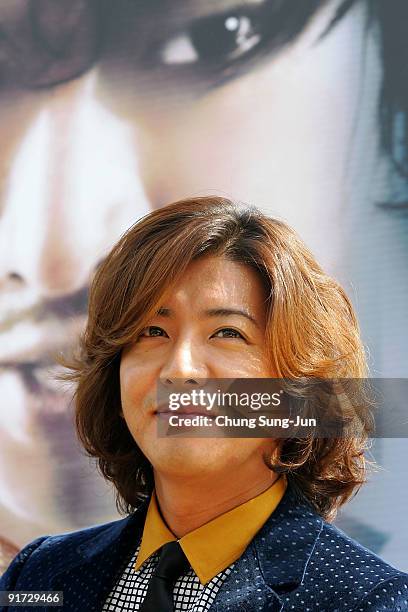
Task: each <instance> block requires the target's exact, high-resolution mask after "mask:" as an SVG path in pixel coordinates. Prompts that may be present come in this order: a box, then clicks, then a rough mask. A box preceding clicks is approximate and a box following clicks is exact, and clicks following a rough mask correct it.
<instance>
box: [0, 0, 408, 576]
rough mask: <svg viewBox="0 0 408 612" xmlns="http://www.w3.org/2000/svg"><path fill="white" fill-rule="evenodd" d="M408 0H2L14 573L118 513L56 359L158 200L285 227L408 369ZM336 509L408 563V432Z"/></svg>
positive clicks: (5, 411) (2, 399)
mask: <svg viewBox="0 0 408 612" xmlns="http://www.w3.org/2000/svg"><path fill="white" fill-rule="evenodd" d="M407 23H408V4H407V3H406V1H405V0H393V2H389V1H388V0H302V1H301V2H299V1H298V0H195V1H194V2H190V1H187V0H115V2H110V1H108V0H58V2H55V0H2V2H1V4H0V134H1V149H0V411H1V419H0V573H1V571H4V570H5V569H6V567H7V565H8V563H9V562H10V560H11V558H12V557H13V556H14V555H15V554H16V552H17V550H19V549H20V548H21V547H23V546H24V545H25V544H26V543H28V542H29V541H30V540H32V539H34V538H36V537H37V536H39V535H43V534H53V533H59V532H64V531H71V530H76V529H80V528H83V527H86V526H89V525H91V524H94V523H100V522H105V521H108V520H114V519H115V518H118V517H119V515H118V514H117V511H116V509H115V503H114V495H113V492H112V490H111V488H110V487H109V486H108V485H107V484H105V483H104V481H103V480H102V478H101V477H100V476H99V474H98V473H97V471H96V468H95V465H94V464H93V463H92V462H90V460H89V459H87V458H86V457H85V456H84V453H83V452H82V451H81V449H80V447H79V444H78V443H77V441H76V438H75V434H74V429H73V421H72V414H73V408H72V402H71V396H72V389H69V388H67V387H64V386H62V385H61V384H60V383H57V382H56V381H55V379H54V376H55V374H56V372H57V367H56V356H57V355H58V354H59V353H61V352H64V351H66V350H68V349H69V347H70V346H72V345H73V344H75V340H76V338H77V336H78V333H79V332H80V331H81V329H82V328H83V325H84V321H85V316H86V305H87V287H88V284H89V279H90V278H91V277H92V274H93V272H94V270H95V269H96V267H97V266H98V263H99V262H100V261H101V260H102V259H103V257H104V255H105V254H106V253H107V252H108V250H109V249H110V247H111V246H112V245H113V244H114V243H115V242H116V241H117V239H118V238H119V236H120V235H121V234H122V233H123V232H124V231H125V230H126V229H127V228H128V227H129V226H130V225H131V224H132V223H134V222H135V221H136V220H137V219H139V218H140V217H141V216H143V215H144V214H146V213H147V212H149V211H150V210H152V209H154V208H157V207H160V206H163V205H165V204H167V203H169V202H171V201H173V200H176V199H179V198H182V197H189V196H193V195H205V194H219V195H225V196H227V197H232V198H236V199H238V200H241V201H245V202H248V203H251V204H254V205H256V206H258V207H259V208H261V209H262V210H264V211H265V212H267V213H268V214H270V215H272V216H275V217H278V218H280V219H283V220H285V221H287V222H288V223H289V224H290V225H292V226H293V227H294V228H295V229H296V230H297V231H298V232H299V234H300V235H301V237H302V238H303V239H304V240H305V241H306V243H307V244H308V245H309V247H310V248H311V249H312V251H313V252H314V254H315V255H316V257H317V258H318V260H319V261H320V262H321V264H322V265H323V267H324V268H325V269H326V270H327V271H328V272H329V273H331V274H333V275H334V276H335V277H336V278H338V279H339V280H340V281H341V283H342V284H343V285H344V287H345V289H346V291H347V292H348V294H349V295H350V297H351V299H352V301H353V303H354V305H355V307H356V310H357V313H358V316H359V318H360V322H361V327H362V332H363V337H364V342H365V345H366V347H367V352H368V355H369V364H370V372H371V376H373V377H378V378H382V377H383V378H397V377H407V372H408V348H407V340H408V314H407V313H408V308H407V304H408V276H407V274H406V269H407V263H408V262H407V254H408V233H407V229H408V215H407V208H408V162H407V151H408V136H407V134H408V128H407V111H408V37H407V36H406V24H407ZM369 456H370V457H374V458H375V459H376V461H377V463H378V465H379V468H378V470H377V471H376V472H375V473H373V474H372V475H371V476H370V479H369V482H368V484H367V485H366V486H365V487H364V488H363V489H362V490H361V491H360V493H359V494H358V495H357V496H356V498H355V499H354V500H353V501H352V502H350V504H348V505H347V506H346V507H345V508H344V509H343V510H342V511H341V512H340V514H339V516H338V519H337V520H336V523H337V524H338V526H339V527H340V528H342V529H343V530H344V531H346V532H347V533H348V534H349V535H351V536H352V537H353V538H355V539H357V540H359V541H360V542H361V543H362V544H364V545H365V546H367V547H369V548H371V550H373V551H374V552H376V553H378V554H380V555H381V556H382V557H383V558H385V559H386V560H387V561H389V562H391V563H393V564H395V565H396V566H397V567H399V568H400V569H403V570H405V571H408V553H407V551H408V529H407V527H406V524H405V516H404V512H405V510H406V508H407V507H408V486H407V484H408V483H407V470H406V466H407V464H408V441H407V440H406V439H402V438H394V439H391V438H387V439H376V440H375V441H374V443H373V447H372V450H371V453H370V455H369Z"/></svg>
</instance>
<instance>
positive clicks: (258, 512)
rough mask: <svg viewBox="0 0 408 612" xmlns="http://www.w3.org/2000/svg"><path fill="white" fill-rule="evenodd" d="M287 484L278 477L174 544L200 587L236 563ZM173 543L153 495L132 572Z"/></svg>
mask: <svg viewBox="0 0 408 612" xmlns="http://www.w3.org/2000/svg"><path fill="white" fill-rule="evenodd" d="M286 486H287V482H286V478H285V477H284V476H283V475H282V476H281V477H280V478H278V480H276V481H275V482H274V483H273V485H272V486H270V487H269V488H268V489H266V491H264V492H263V493H261V494H260V495H257V496H256V497H253V498H252V499H250V500H248V501H247V502H245V503H243V504H241V505H240V506H237V507H236V508H232V510H229V511H228V512H225V513H224V514H221V515H220V516H217V517H215V518H214V519H212V520H211V521H209V522H208V523H205V524H204V525H201V527H198V528H197V529H194V530H193V531H190V533H187V534H186V535H184V536H183V537H182V538H180V539H179V540H178V542H179V543H180V546H181V548H182V549H183V551H184V553H185V555H186V557H187V559H188V561H189V563H190V565H191V567H192V568H193V570H194V572H195V573H196V574H197V576H198V578H199V580H200V582H201V584H206V583H207V582H209V581H210V580H211V579H212V578H214V576H216V575H217V574H218V573H219V572H221V571H222V570H224V569H225V568H227V567H228V566H229V565H231V563H233V562H234V561H236V560H237V559H238V558H239V557H240V556H241V555H242V553H243V552H244V550H245V549H246V548H247V546H248V544H249V543H250V542H251V540H252V539H253V538H254V536H255V534H256V533H257V532H258V531H259V530H260V528H261V527H262V525H263V524H264V523H265V522H266V520H267V519H268V518H269V517H270V515H271V514H272V512H273V511H274V510H275V508H276V507H277V506H278V504H279V502H280V501H281V499H282V497H283V495H284V493H285V490H286ZM174 540H177V538H176V536H175V535H174V533H172V532H171V531H170V529H169V528H168V527H167V525H166V523H165V522H164V520H163V518H162V516H161V513H160V510H159V507H158V503H157V499H156V495H155V492H154V491H153V494H152V497H151V499H150V503H149V507H148V510H147V515H146V521H145V525H144V529H143V536H142V541H141V544H140V549H139V553H138V555H137V559H136V564H135V569H137V570H138V569H139V568H140V566H141V565H142V564H143V563H144V562H145V561H146V559H148V558H149V557H150V556H151V555H152V554H153V553H154V552H156V551H157V550H158V549H159V548H161V547H162V546H163V545H164V544H167V542H172V541H174Z"/></svg>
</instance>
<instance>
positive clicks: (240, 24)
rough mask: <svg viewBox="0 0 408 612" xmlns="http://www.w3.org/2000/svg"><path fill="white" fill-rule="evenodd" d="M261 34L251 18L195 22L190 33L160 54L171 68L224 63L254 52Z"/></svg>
mask: <svg viewBox="0 0 408 612" xmlns="http://www.w3.org/2000/svg"><path fill="white" fill-rule="evenodd" d="M260 41H261V34H260V32H259V31H258V29H257V28H256V26H255V25H254V20H253V19H252V18H251V17H249V16H248V15H239V14H228V15H226V14H223V15H217V16H211V17H205V18H201V19H198V20H197V21H195V22H193V23H192V24H191V26H190V28H189V29H188V30H185V31H184V32H182V33H180V34H178V35H177V36H174V37H173V38H171V39H170V40H168V41H167V42H166V43H165V44H164V45H163V47H162V49H161V52H160V57H161V61H162V62H163V63H164V64H167V65H176V64H192V63H198V62H201V63H222V62H225V61H232V60H235V59H237V58H239V57H241V56H243V55H244V54H245V53H247V52H248V51H250V50H251V49H253V48H254V47H255V46H256V45H257V44H259V42H260Z"/></svg>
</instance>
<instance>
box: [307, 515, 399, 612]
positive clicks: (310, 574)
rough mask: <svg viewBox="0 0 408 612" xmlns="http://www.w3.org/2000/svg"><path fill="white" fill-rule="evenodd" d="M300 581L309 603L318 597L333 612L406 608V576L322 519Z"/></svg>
mask: <svg viewBox="0 0 408 612" xmlns="http://www.w3.org/2000/svg"><path fill="white" fill-rule="evenodd" d="M304 584H305V592H304V594H305V595H309V601H310V602H311V604H312V603H313V601H316V600H319V598H322V600H323V602H324V603H325V605H327V604H330V605H329V606H328V607H329V608H330V609H331V610H333V612H334V611H335V610H339V611H340V610H356V611H357V610H362V611H365V610H377V609H378V610H380V609H382V610H388V609H390V610H391V609H395V610H398V609H400V610H401V611H402V610H406V611H408V575H407V574H405V573H404V572H402V571H400V570H398V569H397V568H395V567H393V566H392V565H390V564H389V563H387V562H386V561H384V560H383V559H381V558H380V557H378V556H377V555H376V554H374V553H373V552H371V551H370V550H368V549H367V548H365V547H364V546H362V545H361V544H359V543H358V542H356V541H355V540H353V539H352V538H350V537H349V536H348V535H346V534H345V533H344V532H343V531H341V530H340V529H339V528H338V527H336V526H335V525H332V524H329V523H326V522H325V521H323V526H322V529H321V531H320V534H319V536H318V538H317V539H316V545H315V547H314V550H313V553H312V555H311V556H310V558H309V562H308V564H307V566H306V571H305V575H304ZM397 602H399V603H397ZM390 605H392V607H388V606H390ZM394 605H395V608H394ZM384 606H385V607H384ZM398 606H399V608H398ZM311 609H313V607H312V608H311Z"/></svg>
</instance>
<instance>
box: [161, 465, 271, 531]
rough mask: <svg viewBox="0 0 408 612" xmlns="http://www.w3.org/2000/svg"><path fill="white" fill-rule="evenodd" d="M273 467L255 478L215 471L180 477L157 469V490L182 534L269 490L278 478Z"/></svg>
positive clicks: (172, 524)
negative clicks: (192, 476) (196, 475)
mask: <svg viewBox="0 0 408 612" xmlns="http://www.w3.org/2000/svg"><path fill="white" fill-rule="evenodd" d="M278 477H279V476H278V474H275V473H274V472H272V471H271V470H267V471H264V470H259V473H258V474H254V475H253V476H252V478H248V477H247V476H246V477H245V478H243V477H242V474H240V477H239V478H232V477H231V474H230V473H228V474H217V475H215V474H211V475H204V476H201V477H199V478H197V477H194V478H192V479H186V478H185V477H184V478H183V479H176V478H171V477H168V476H166V475H163V474H159V473H156V472H155V490H156V497H157V500H158V504H159V507H160V511H161V513H162V516H163V518H164V520H165V522H166V523H167V526H168V527H169V529H170V530H171V531H172V532H173V533H174V535H175V536H177V537H178V538H181V537H183V536H184V535H186V534H187V533H190V531H193V530H194V529H197V528H198V527H201V525H204V524H205V523H208V522H209V521H211V520H212V519H214V518H215V517H217V516H220V515H221V514H224V513H225V512H228V511H229V510H232V508H236V507H237V506H239V505H241V504H243V503H245V502H247V501H248V500H250V499H252V498H254V497H256V496H257V495H260V494H261V493H263V491H266V489H268V488H269V487H270V486H272V484H273V483H274V482H275V481H276V480H277V479H278Z"/></svg>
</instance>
